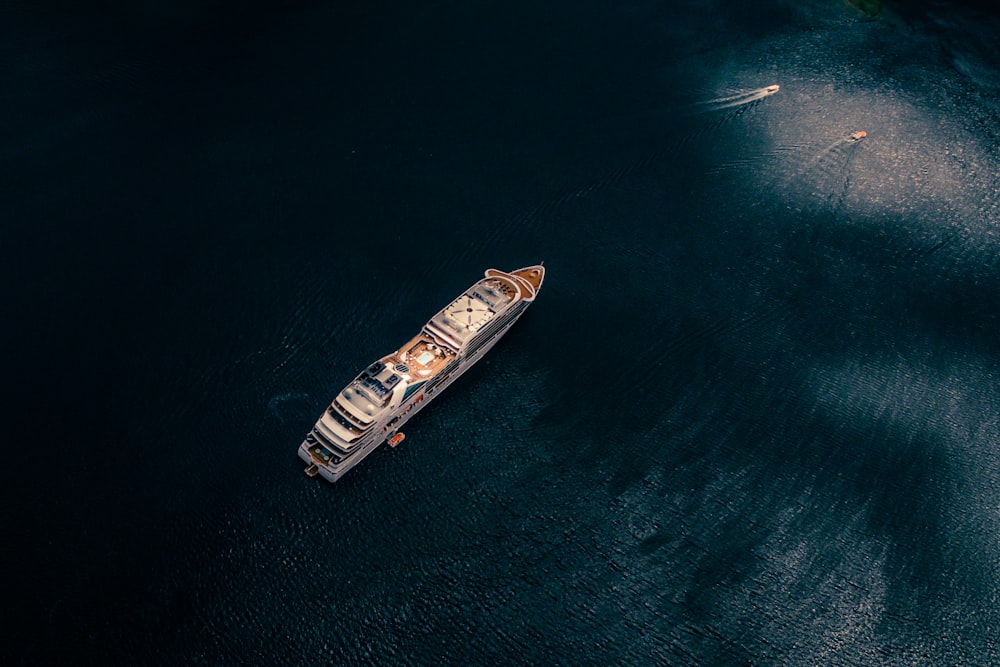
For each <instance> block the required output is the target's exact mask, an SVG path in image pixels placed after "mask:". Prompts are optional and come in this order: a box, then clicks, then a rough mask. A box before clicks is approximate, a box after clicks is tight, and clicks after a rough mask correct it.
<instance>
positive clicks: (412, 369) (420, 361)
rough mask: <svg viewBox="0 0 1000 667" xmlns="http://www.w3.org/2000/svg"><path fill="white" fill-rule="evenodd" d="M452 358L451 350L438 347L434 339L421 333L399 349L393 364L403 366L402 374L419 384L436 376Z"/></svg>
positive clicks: (453, 354)
mask: <svg viewBox="0 0 1000 667" xmlns="http://www.w3.org/2000/svg"><path fill="white" fill-rule="evenodd" d="M454 358H455V352H454V351H453V350H449V349H448V348H447V347H442V346H440V345H438V344H437V343H436V342H434V339H432V338H431V337H430V336H428V335H427V334H425V333H423V332H421V333H419V334H417V335H416V336H415V337H414V338H413V339H412V340H410V342H408V343H407V344H406V345H404V346H403V347H401V348H400V349H399V352H397V353H396V355H395V356H394V357H393V362H395V363H399V364H402V365H403V366H405V367H406V371H404V372H408V373H409V374H410V377H411V378H413V380H412V381H414V382H419V381H421V380H426V379H427V378H430V377H433V376H434V375H436V374H437V372H438V371H440V370H441V369H442V368H444V367H445V366H446V365H447V364H448V362H449V361H451V360H452V359H454ZM400 370H402V369H400Z"/></svg>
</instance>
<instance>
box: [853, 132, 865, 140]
mask: <svg viewBox="0 0 1000 667" xmlns="http://www.w3.org/2000/svg"><path fill="white" fill-rule="evenodd" d="M867 136H868V133H867V132H865V131H864V130H860V131H858V132H855V133H854V134H852V135H851V140H852V141H861V140H862V139H864V138H865V137H867Z"/></svg>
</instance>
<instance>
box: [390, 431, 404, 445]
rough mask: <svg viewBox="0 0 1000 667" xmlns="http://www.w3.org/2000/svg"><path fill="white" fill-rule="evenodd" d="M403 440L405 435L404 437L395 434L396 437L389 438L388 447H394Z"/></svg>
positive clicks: (400, 434)
mask: <svg viewBox="0 0 1000 667" xmlns="http://www.w3.org/2000/svg"><path fill="white" fill-rule="evenodd" d="M404 438H406V435H404V434H403V433H397V434H396V435H394V436H392V437H391V438H389V446H390V447H395V446H396V445H398V444H399V443H401V442H403V439H404Z"/></svg>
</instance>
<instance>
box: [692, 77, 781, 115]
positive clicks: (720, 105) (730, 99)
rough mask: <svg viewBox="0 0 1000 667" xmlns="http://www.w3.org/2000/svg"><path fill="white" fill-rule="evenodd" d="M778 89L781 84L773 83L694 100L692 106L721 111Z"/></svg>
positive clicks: (758, 98)
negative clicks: (725, 94)
mask: <svg viewBox="0 0 1000 667" xmlns="http://www.w3.org/2000/svg"><path fill="white" fill-rule="evenodd" d="M779 90H781V86H779V85H778V84H776V83H775V84H772V85H770V86H765V87H763V88H754V89H753V90H745V91H741V92H739V93H736V94H734V95H727V96H725V97H716V98H715V99H713V100H705V101H703V102H695V104H694V106H695V108H696V109H697V110H698V111H702V112H709V111H721V110H723V109H731V108H732V107H741V106H743V105H744V104H752V103H754V102H757V101H760V100H762V99H764V98H765V97H770V96H771V95H774V94H775V93H776V92H778V91H779Z"/></svg>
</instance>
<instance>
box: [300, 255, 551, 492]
mask: <svg viewBox="0 0 1000 667" xmlns="http://www.w3.org/2000/svg"><path fill="white" fill-rule="evenodd" d="M544 275H545V269H544V267H542V266H541V265H537V266H529V267H525V268H523V269H517V270H516V271H511V272H509V273H506V272H503V271H498V270H496V269H488V270H487V271H486V273H485V277H484V278H483V279H482V280H480V281H478V282H477V283H475V284H473V285H472V286H471V287H470V288H469V289H467V290H466V291H465V292H463V293H462V294H461V295H460V296H459V297H458V298H457V299H455V300H454V301H453V302H452V303H450V304H449V305H448V306H446V307H445V308H444V309H443V310H441V311H439V312H438V313H437V315H435V316H434V317H433V318H432V319H431V320H430V321H429V322H428V323H427V324H426V325H425V326H424V328H423V329H422V330H421V332H420V333H419V334H418V335H417V336H416V337H414V338H413V339H411V340H410V341H409V342H407V343H406V344H405V345H404V346H403V347H401V348H400V349H399V350H397V351H396V352H394V353H392V354H390V355H387V356H385V357H383V358H382V359H380V360H379V361H377V362H375V363H373V364H372V365H371V366H369V367H368V368H367V369H366V370H365V371H363V372H362V373H361V375H359V376H358V377H357V378H355V379H354V381H352V382H351V383H350V384H349V385H348V386H347V387H345V388H344V389H343V390H342V391H341V392H340V393H339V394H338V395H337V396H336V397H335V398H334V400H333V402H332V403H331V404H330V406H329V407H328V408H327V409H326V411H325V412H324V413H323V414H322V415H321V416H320V418H319V420H317V422H316V424H315V425H314V426H313V428H312V430H311V431H310V432H309V433H308V434H307V435H306V438H305V440H303V441H302V444H301V445H299V449H298V454H299V458H300V459H302V461H304V462H305V463H306V464H307V468H306V473H307V474H309V475H310V476H316V475H318V476H320V477H323V478H324V479H326V480H328V481H330V482H336V481H337V480H339V479H340V478H341V477H343V476H344V475H345V474H346V473H347V472H348V471H349V470H351V469H352V468H353V467H354V466H356V465H357V464H358V463H360V462H361V461H362V460H364V458H365V457H367V456H368V455H369V454H371V453H372V452H373V451H375V450H376V449H378V447H379V446H381V445H382V443H384V442H386V441H388V440H392V441H393V442H395V439H394V436H396V438H401V437H402V436H401V434H400V429H401V428H402V427H403V425H404V424H406V423H407V422H408V421H409V420H410V419H412V418H413V417H414V416H415V415H416V414H417V413H418V412H419V411H420V410H423V409H424V408H425V407H426V406H427V405H428V404H429V403H430V402H431V401H432V400H434V398H436V397H437V396H438V395H440V393H441V392H442V391H443V390H444V389H445V388H447V387H448V386H449V385H450V384H451V383H453V382H454V381H455V380H457V379H458V378H459V377H461V376H462V374H463V373H465V372H466V371H467V370H469V368H471V367H472V366H473V365H474V364H475V363H476V362H477V361H479V360H480V359H482V357H483V355H485V354H486V353H487V352H488V351H489V350H490V349H491V348H492V347H493V346H494V345H496V344H497V342H498V341H499V340H500V338H502V337H503V335H504V334H506V333H507V331H509V330H510V328H511V327H512V326H513V325H514V323H515V322H516V321H517V320H518V319H519V318H520V317H521V315H523V314H524V311H525V310H526V309H527V307H528V306H529V305H531V303H533V302H534V299H535V296H536V295H537V293H538V290H539V289H540V288H541V285H542V281H543V279H544ZM397 434H400V435H398V436H397Z"/></svg>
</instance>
